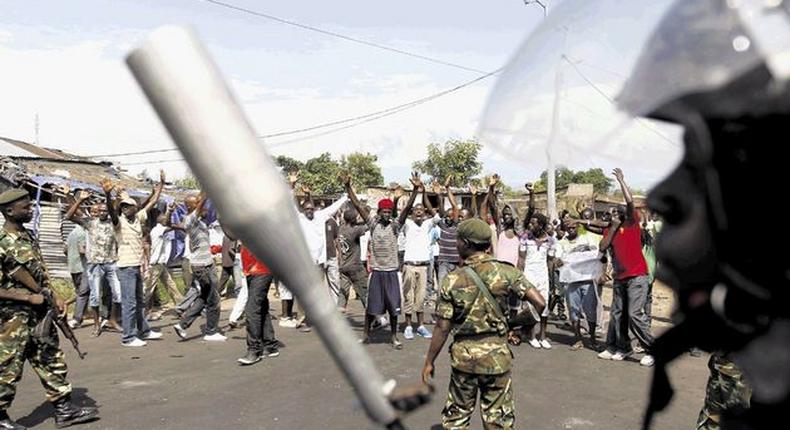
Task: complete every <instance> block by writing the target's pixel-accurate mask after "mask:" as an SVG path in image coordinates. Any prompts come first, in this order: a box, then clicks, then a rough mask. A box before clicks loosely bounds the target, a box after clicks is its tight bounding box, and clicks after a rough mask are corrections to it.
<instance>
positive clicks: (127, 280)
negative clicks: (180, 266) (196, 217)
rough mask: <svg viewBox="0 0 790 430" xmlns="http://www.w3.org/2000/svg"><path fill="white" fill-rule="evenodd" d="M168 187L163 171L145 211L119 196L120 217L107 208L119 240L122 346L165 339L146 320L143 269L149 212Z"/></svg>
mask: <svg viewBox="0 0 790 430" xmlns="http://www.w3.org/2000/svg"><path fill="white" fill-rule="evenodd" d="M164 185H165V173H164V171H161V172H160V174H159V184H158V185H157V186H156V188H155V189H154V191H153V192H152V193H151V195H150V196H149V197H148V200H147V202H146V203H145V205H143V207H142V208H139V207H138V206H137V202H136V201H135V200H134V199H133V198H131V197H129V196H126V195H121V196H119V197H120V198H121V203H120V204H119V205H118V208H119V211H120V214H119V213H118V212H116V211H115V208H113V207H107V211H108V212H109V213H110V219H111V220H112V223H113V226H115V234H116V238H117V240H118V263H117V264H118V278H119V280H120V281H121V303H122V305H121V306H122V312H121V325H122V326H123V336H122V337H121V343H122V344H123V345H124V346H130V347H139V346H145V345H146V342H145V341H146V340H154V339H161V338H162V333H159V332H156V331H153V330H151V328H150V327H149V326H148V320H147V319H146V317H145V295H144V293H143V275H142V272H141V271H140V266H141V265H142V262H143V225H144V224H145V222H146V221H147V220H148V215H147V214H148V211H149V210H150V209H151V208H152V207H153V206H154V205H155V204H156V203H157V201H159V196H160V194H161V193H162V187H164ZM102 188H104V190H105V192H108V188H109V189H112V184H111V183H110V182H109V181H104V182H103V183H102ZM169 215H170V214H169V213H167V214H165V217H169ZM141 338H142V339H141Z"/></svg>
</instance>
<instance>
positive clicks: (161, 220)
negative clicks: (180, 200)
mask: <svg viewBox="0 0 790 430" xmlns="http://www.w3.org/2000/svg"><path fill="white" fill-rule="evenodd" d="M156 222H157V223H158V224H161V225H167V216H166V215H165V214H159V215H158V216H157V217H156Z"/></svg>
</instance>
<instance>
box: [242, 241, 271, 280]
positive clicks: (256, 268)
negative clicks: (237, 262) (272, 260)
mask: <svg viewBox="0 0 790 430" xmlns="http://www.w3.org/2000/svg"><path fill="white" fill-rule="evenodd" d="M241 268H242V271H243V272H244V275H245V276H252V275H268V274H270V273H271V271H269V268H268V267H267V266H266V265H265V264H263V263H261V262H260V261H258V259H257V258H255V256H254V255H253V254H252V252H251V251H250V250H249V249H247V247H246V246H243V245H242V247H241Z"/></svg>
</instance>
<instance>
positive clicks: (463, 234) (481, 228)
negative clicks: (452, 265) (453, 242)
mask: <svg viewBox="0 0 790 430" xmlns="http://www.w3.org/2000/svg"><path fill="white" fill-rule="evenodd" d="M458 238H459V239H463V240H467V241H469V242H473V243H486V242H491V227H489V226H488V224H486V223H485V222H484V221H483V220H481V219H479V218H472V219H468V220H466V221H463V222H462V223H460V224H458Z"/></svg>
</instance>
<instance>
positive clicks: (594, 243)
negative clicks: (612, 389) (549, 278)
mask: <svg viewBox="0 0 790 430" xmlns="http://www.w3.org/2000/svg"><path fill="white" fill-rule="evenodd" d="M555 257H557V258H559V259H561V260H562V262H563V266H562V267H560V282H564V283H570V282H581V281H591V280H595V279H598V277H599V276H600V275H601V271H602V265H601V262H600V252H599V250H598V239H597V238H596V237H595V236H593V235H591V234H583V235H579V236H577V237H576V239H574V240H568V238H565V239H562V240H561V241H559V242H558V243H557V252H556V255H555Z"/></svg>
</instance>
